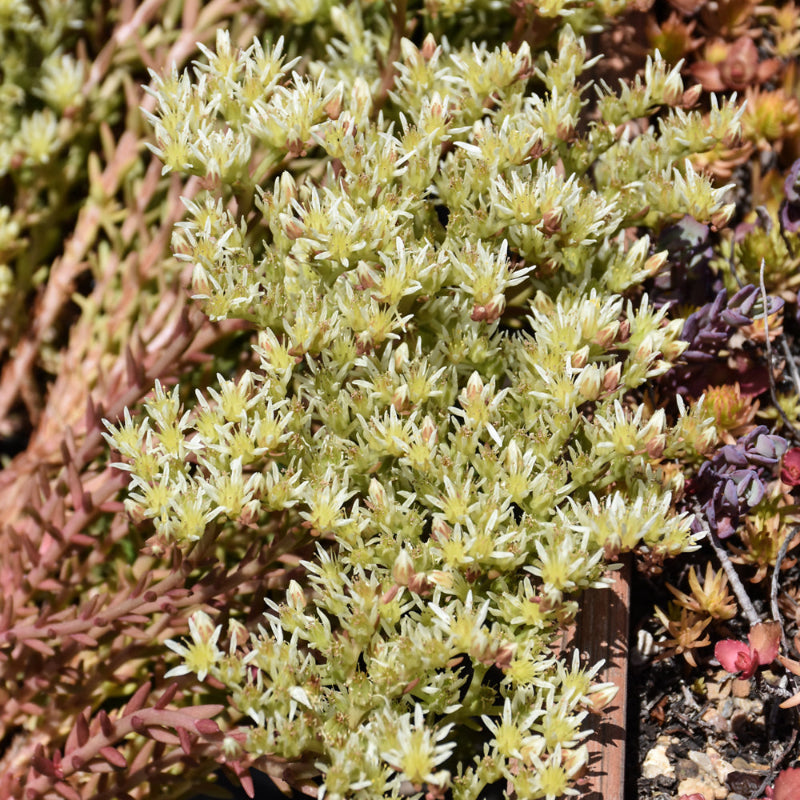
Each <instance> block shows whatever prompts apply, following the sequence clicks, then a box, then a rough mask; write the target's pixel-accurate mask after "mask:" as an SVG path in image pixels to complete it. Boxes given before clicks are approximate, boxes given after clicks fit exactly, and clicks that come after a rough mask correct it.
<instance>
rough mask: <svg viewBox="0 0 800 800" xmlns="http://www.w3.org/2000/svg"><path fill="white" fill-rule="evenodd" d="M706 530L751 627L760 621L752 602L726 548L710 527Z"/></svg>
mask: <svg viewBox="0 0 800 800" xmlns="http://www.w3.org/2000/svg"><path fill="white" fill-rule="evenodd" d="M706 531H707V533H708V541H709V542H711V546H712V547H713V548H714V552H715V553H716V554H717V558H718V559H719V562H720V564H722V568H723V569H724V570H725V574H726V575H727V576H728V582H729V583H730V585H731V589H733V593H734V594H735V595H736V599H737V600H738V601H739V605H740V606H741V608H742V611H744V615H745V616H746V617H747V621H748V622H749V623H750V627H751V628H752V627H753V626H754V625H757V624H758V623H759V622H760V620H759V618H758V612H757V611H756V609H755V606H754V605H753V602H752V601H751V600H750V597H749V595H748V594H747V591H746V590H745V588H744V586H743V585H742V582H741V581H740V580H739V575H738V574H737V573H736V568H735V567H734V566H733V564H732V563H731V560H730V558H729V556H728V552H727V550H726V549H725V548H724V547H723V546H722V545H721V544H720V542H719V539H718V537H717V534H716V533H715V532H714V531H712V530H711V529H710V528H706Z"/></svg>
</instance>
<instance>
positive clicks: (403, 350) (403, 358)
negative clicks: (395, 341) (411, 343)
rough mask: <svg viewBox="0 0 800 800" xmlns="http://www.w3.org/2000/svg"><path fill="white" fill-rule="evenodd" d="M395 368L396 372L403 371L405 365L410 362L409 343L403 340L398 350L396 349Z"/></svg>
mask: <svg viewBox="0 0 800 800" xmlns="http://www.w3.org/2000/svg"><path fill="white" fill-rule="evenodd" d="M393 361H394V369H395V372H401V371H402V369H403V367H405V366H406V365H407V364H408V362H409V357H408V344H406V342H403V343H402V344H401V345H400V346H399V347H398V348H397V350H395V351H394V359H393Z"/></svg>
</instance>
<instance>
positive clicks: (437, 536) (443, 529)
mask: <svg viewBox="0 0 800 800" xmlns="http://www.w3.org/2000/svg"><path fill="white" fill-rule="evenodd" d="M452 533H453V529H452V528H451V527H450V526H449V525H448V524H447V523H446V522H445V521H444V520H443V519H442V518H441V517H436V518H435V519H434V520H433V522H432V523H431V538H432V539H433V540H434V541H437V542H446V541H447V540H448V539H449V538H450V536H451V534H452Z"/></svg>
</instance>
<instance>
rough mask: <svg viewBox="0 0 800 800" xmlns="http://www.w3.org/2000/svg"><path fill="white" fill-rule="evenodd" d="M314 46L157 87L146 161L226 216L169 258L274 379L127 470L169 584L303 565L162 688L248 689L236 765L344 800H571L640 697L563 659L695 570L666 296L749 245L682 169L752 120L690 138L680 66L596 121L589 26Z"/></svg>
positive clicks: (348, 36)
mask: <svg viewBox="0 0 800 800" xmlns="http://www.w3.org/2000/svg"><path fill="white" fill-rule="evenodd" d="M437 8H438V6H437ZM309 13H311V12H309ZM319 13H321V14H324V13H329V14H330V17H331V21H332V23H333V25H334V27H335V29H336V31H337V32H338V36H336V37H335V38H333V39H331V40H330V41H329V42H328V44H327V49H326V51H325V53H324V58H319V57H315V56H314V55H313V53H312V54H310V55H309V56H308V58H306V59H305V60H303V61H300V60H298V59H293V58H289V57H287V56H285V55H284V42H283V40H277V41H274V42H272V43H270V42H262V41H260V40H255V41H254V42H253V44H252V45H251V46H250V47H249V48H247V49H244V50H238V49H236V48H235V47H234V46H232V44H231V43H230V41H229V38H228V36H227V35H226V34H225V33H224V32H221V33H220V34H219V35H218V38H217V43H216V49H215V50H211V49H207V50H204V54H205V56H206V59H205V61H204V62H203V63H200V64H197V66H196V68H195V69H194V71H193V72H190V71H187V72H184V73H178V72H177V71H173V72H172V74H169V75H165V76H162V77H160V78H158V77H157V76H156V77H155V78H154V83H153V85H154V87H155V88H154V96H155V98H156V101H157V104H156V109H155V111H154V112H153V114H152V115H151V116H150V119H151V122H152V124H153V126H154V130H155V139H156V143H155V145H154V147H153V149H154V152H156V153H157V155H158V156H159V157H160V158H161V159H162V160H163V162H164V171H165V172H170V171H176V172H180V173H182V174H185V175H198V176H203V177H204V180H205V185H206V187H207V192H206V194H205V195H197V196H195V197H194V198H193V199H192V200H190V201H187V212H188V213H187V218H186V220H185V222H182V223H180V225H179V227H178V229H177V231H176V235H175V241H174V244H175V251H176V255H177V256H178V258H180V259H183V260H185V261H187V262H189V263H190V264H191V265H192V268H193V287H194V293H195V297H196V299H197V300H198V301H199V303H200V304H201V307H202V308H203V310H204V311H205V313H206V314H207V315H208V316H209V317H211V319H213V320H239V321H243V322H244V323H246V324H247V325H248V326H249V327H250V329H251V330H252V332H253V341H252V352H251V354H250V355H249V356H247V358H248V359H250V360H251V361H253V362H254V363H252V364H248V365H246V366H245V367H243V368H242V369H241V370H240V371H239V373H238V374H236V375H233V376H230V375H229V376H222V375H220V376H219V378H218V382H217V385H216V386H215V387H209V388H208V389H207V390H205V391H197V392H196V396H195V398H191V397H185V396H184V397H183V398H182V396H181V393H180V390H179V387H176V388H175V389H174V390H171V391H170V390H167V389H165V388H164V387H162V386H161V385H160V384H159V385H157V386H156V388H155V392H154V394H153V395H152V397H151V399H150V400H149V401H148V402H147V403H146V404H145V407H144V413H143V414H142V415H141V416H138V417H128V418H127V420H126V421H125V422H124V424H121V425H117V426H113V425H109V426H108V427H109V434H108V440H109V442H110V443H111V444H112V446H113V448H114V449H115V450H117V451H118V452H119V453H120V454H121V456H122V458H123V461H122V462H121V464H120V467H121V468H122V469H125V470H127V471H129V472H130V484H129V489H130V491H129V495H128V498H127V500H126V504H127V507H128V509H129V511H130V513H131V514H132V515H133V516H134V518H136V519H139V520H147V521H149V524H152V526H153V530H154V533H153V537H152V539H151V541H150V543H149V547H150V548H151V550H152V551H153V552H163V551H166V550H170V549H178V550H180V551H182V553H183V554H184V556H187V557H191V558H192V559H193V563H194V564H196V565H203V564H208V565H209V566H208V567H207V568H208V569H209V570H210V571H213V570H215V569H220V568H222V569H225V568H230V566H231V565H234V564H237V563H238V562H240V561H241V560H242V559H247V558H252V557H253V551H254V549H256V550H258V551H259V552H260V559H261V560H262V562H264V563H272V564H274V565H276V566H280V565H283V566H284V567H285V568H284V569H283V570H278V569H276V570H275V571H274V572H273V574H272V577H271V578H270V581H269V582H268V583H265V584H264V586H263V587H262V589H261V591H262V592H263V596H264V599H265V609H266V610H265V615H264V616H263V617H261V618H260V619H259V618H258V617H256V618H253V616H252V614H249V613H248V612H249V609H250V608H251V607H252V608H255V606H256V601H255V600H254V598H253V596H252V594H246V593H245V591H244V590H243V592H242V596H241V607H239V606H237V601H236V600H235V599H234V600H233V601H231V602H228V603H227V604H226V606H225V608H224V609H219V610H217V611H215V612H214V615H211V614H210V613H206V612H200V613H198V614H196V615H195V616H194V617H193V620H192V623H191V631H190V634H191V635H190V638H188V639H178V638H176V639H174V640H172V641H170V642H169V646H170V648H171V650H173V651H174V652H175V653H177V654H178V655H179V656H180V657H181V661H182V663H180V664H179V665H178V666H177V667H175V668H174V669H173V670H172V672H171V673H168V675H170V674H171V675H174V676H181V675H189V674H191V675H192V676H193V677H192V678H188V679H187V680H188V681H196V682H207V683H209V684H210V685H211V686H214V687H219V688H222V689H224V690H225V692H226V693H227V694H228V697H229V698H230V703H231V704H232V706H233V709H234V713H233V714H232V717H231V718H235V717H236V715H237V714H241V715H243V716H244V719H245V722H244V723H243V724H242V725H240V726H238V727H236V726H234V727H229V728H228V737H227V739H226V745H225V746H226V747H227V748H228V750H229V752H230V753H231V755H232V756H233V755H234V754H235V753H237V752H238V751H239V749H243V750H244V751H245V752H246V753H247V755H248V757H250V758H261V759H262V763H270V764H271V767H270V771H271V772H273V774H276V775H280V776H281V777H282V779H283V780H284V781H285V783H287V784H290V785H293V786H297V787H304V788H306V789H307V790H308V791H311V792H316V793H317V796H318V797H320V798H321V797H323V796H327V797H331V798H344V797H357V798H373V797H381V796H386V797H397V796H401V795H414V796H422V794H423V793H424V794H425V796H426V797H430V798H435V797H442V796H444V795H445V793H448V795H449V796H452V797H454V798H459V799H460V798H477V797H478V796H479V795H480V793H481V792H482V791H483V789H484V787H486V786H487V785H490V784H496V783H500V784H501V786H502V787H503V788H505V789H506V791H507V792H508V793H509V794H512V796H517V797H520V798H523V797H524V798H536V797H547V798H555V797H558V796H560V795H562V794H564V793H567V794H569V793H574V789H572V788H570V787H571V786H572V784H573V783H574V781H575V780H576V779H577V778H578V777H579V776H580V775H581V774H582V772H583V770H584V769H585V768H586V760H587V755H586V748H585V746H584V745H583V744H582V742H583V740H584V739H585V737H586V735H587V732H586V731H585V730H582V726H583V723H584V720H585V717H586V715H587V712H588V711H589V710H592V709H595V710H596V709H599V708H601V707H602V706H603V705H604V704H605V703H607V702H608V701H609V700H610V698H611V696H612V695H613V687H611V686H609V685H608V684H601V683H598V682H597V681H596V680H595V676H596V673H597V669H598V666H597V665H585V664H581V662H580V659H579V658H578V657H577V655H578V654H577V653H576V654H570V653H565V652H562V651H561V650H560V649H559V648H558V646H557V643H558V641H559V640H560V638H561V635H562V633H563V631H564V629H565V627H566V626H567V625H568V624H570V623H571V622H572V621H573V620H574V619H575V617H576V614H577V612H578V607H579V606H578V598H579V595H580V592H581V591H582V590H584V589H586V588H588V587H596V586H603V585H605V584H606V583H607V579H608V576H607V570H608V569H609V568H612V569H613V562H614V561H615V559H616V556H617V555H618V554H619V553H620V552H621V551H627V550H631V549H634V548H641V549H644V550H646V551H648V552H650V553H653V554H655V555H656V556H662V555H667V554H673V553H678V552H680V551H683V550H686V549H692V548H693V547H694V546H695V541H696V538H697V536H696V534H694V533H692V530H691V522H692V519H691V517H690V515H688V514H686V513H675V512H674V511H673V510H671V502H672V498H673V496H674V494H675V493H676V492H680V491H682V488H683V484H682V477H681V474H680V471H679V470H677V469H674V468H673V467H674V464H673V463H671V462H674V461H675V460H678V459H681V458H684V457H685V458H688V459H690V460H694V459H695V458H696V456H697V454H698V453H705V452H707V451H708V450H709V449H710V447H711V446H712V445H713V444H714V443H715V440H716V431H715V429H714V428H713V425H712V423H711V421H710V420H709V419H707V414H706V412H704V411H703V407H702V404H696V405H692V406H686V405H685V404H683V403H679V413H678V415H677V416H676V417H675V418H673V419H668V418H667V416H666V413H665V412H664V411H663V410H653V411H647V410H646V408H645V407H644V406H638V407H636V406H635V405H634V403H633V402H632V397H633V395H632V393H633V392H634V391H635V390H636V389H638V388H640V387H643V386H644V385H645V384H646V383H647V382H648V381H650V380H652V379H654V378H656V377H657V376H660V375H662V374H664V373H665V372H666V371H667V370H668V369H669V368H670V366H671V365H672V364H674V363H675V361H676V360H677V359H678V357H679V356H680V354H681V352H682V350H683V349H684V348H685V347H686V346H687V345H686V343H685V342H682V341H681V340H680V339H679V335H680V332H681V329H682V327H683V321H682V320H674V321H670V320H669V318H668V309H667V308H666V307H662V308H656V307H654V306H653V304H652V302H651V301H650V300H649V299H648V296H647V294H646V293H644V292H643V288H642V285H643V283H644V282H645V281H647V280H648V279H649V278H651V277H653V276H654V275H656V274H657V273H658V272H659V271H660V269H661V268H662V267H663V266H664V265H665V262H666V259H667V256H666V253H664V252H661V251H658V250H657V249H656V248H655V246H654V245H653V241H654V240H655V237H656V236H658V235H659V234H660V232H661V231H662V230H663V229H665V228H666V227H667V226H669V225H670V224H673V223H675V222H676V221H677V220H680V219H682V218H683V217H684V216H685V215H687V214H688V215H691V216H692V217H693V218H694V219H696V220H697V221H698V222H700V223H707V224H711V225H714V226H721V225H723V224H724V223H725V222H726V221H727V219H728V217H729V215H730V213H731V211H732V208H731V206H727V205H725V202H724V194H725V188H718V187H715V186H714V185H713V184H712V183H711V182H710V180H709V179H708V178H706V177H705V176H704V175H702V174H699V173H698V172H696V171H695V170H694V169H693V167H692V164H691V161H690V160H689V159H690V157H692V156H694V155H697V154H703V153H706V152H710V151H712V150H713V149H714V148H715V147H717V146H718V145H719V144H720V143H721V142H729V141H732V140H734V139H735V137H736V135H737V127H738V113H739V112H738V111H737V110H736V107H735V106H733V105H731V104H729V103H727V102H725V103H721V104H716V103H713V104H712V112H711V114H710V115H709V116H706V117H705V118H704V117H702V116H701V115H700V114H699V113H697V112H691V111H687V110H685V109H683V108H682V107H681V105H682V102H683V85H682V82H681V78H680V74H679V72H678V70H677V68H676V69H669V68H668V67H666V66H665V64H664V62H663V61H662V60H661V59H660V58H654V59H652V60H649V61H648V63H647V67H646V69H645V71H644V74H643V75H642V76H640V77H639V78H637V79H636V80H635V81H634V82H632V83H625V84H622V85H621V86H620V87H619V88H618V89H612V88H610V87H609V86H607V85H605V84H602V83H601V84H599V85H598V86H596V87H594V89H593V91H594V94H592V93H591V92H590V91H589V87H588V84H589V82H590V76H591V69H592V66H593V64H594V59H593V58H590V57H589V54H588V53H587V49H586V45H585V43H584V40H583V39H582V38H581V37H580V36H578V35H577V34H576V33H575V31H574V30H573V28H572V27H570V26H569V25H567V24H564V23H563V22H562V23H559V24H558V25H557V29H558V35H557V36H556V37H555V39H554V40H553V44H554V47H549V46H546V44H545V43H543V44H536V43H535V42H534V46H533V47H532V46H531V45H529V44H528V43H527V42H522V43H520V44H519V45H518V46H517V47H515V48H514V49H511V48H509V47H508V46H506V45H499V46H495V45H491V44H488V43H479V42H473V41H470V40H469V39H464V40H462V41H459V40H458V39H457V38H455V37H454V38H453V41H452V42H451V41H450V40H449V39H448V38H447V37H446V36H439V38H435V37H434V35H433V34H432V33H429V32H428V31H430V30H432V29H433V27H434V26H435V24H438V23H436V19H437V17H436V14H435V13H431V18H429V17H428V16H426V14H424V13H422V12H410V11H407V10H406V9H405V8H404V7H403V6H399V7H398V8H397V9H396V13H395V16H394V19H393V23H392V25H390V24H388V23H386V22H385V21H384V18H383V17H382V16H381V15H380V14H377V13H376V12H375V9H374V8H370V7H369V6H365V7H363V8H362V7H360V6H358V5H353V6H348V7H343V6H338V7H331V8H330V9H329V10H322V11H320V12H319ZM311 16H313V14H312V15H311ZM579 19H580V15H578V21H579ZM300 21H302V22H306V23H307V22H308V20H307V19H305V18H304V19H302V20H300ZM412 27H415V35H414V40H415V41H416V42H418V44H414V43H413V42H412V41H411V39H409V38H406V37H405V34H406V33H408V32H410V30H411V28H412ZM426 33H427V34H428V35H423V34H426ZM359 41H361V42H368V43H369V47H370V48H371V50H370V51H369V52H368V53H366V54H365V53H361V51H360V50H359V49H358V47H356V46H355V44H356V43H357V42H359ZM547 44H549V43H547ZM359 53H361V55H359ZM376 53H377V54H378V57H377V61H378V63H379V64H388V65H394V66H393V67H391V69H390V70H388V71H387V70H384V71H383V72H380V71H376V70H374V69H372V68H371V67H370V68H367V67H365V66H364V65H365V64H366V63H367V62H369V61H370V60H374V59H375V54H376ZM656 114H659V115H660V116H659V124H658V127H653V126H646V125H644V126H643V125H641V124H640V122H639V121H640V120H641V119H642V118H645V117H648V116H651V115H656ZM256 610H257V609H256ZM207 611H208V612H211V611H212V609H211V608H209V609H207Z"/></svg>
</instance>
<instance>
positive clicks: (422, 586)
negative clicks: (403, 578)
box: [408, 572, 431, 595]
mask: <svg viewBox="0 0 800 800" xmlns="http://www.w3.org/2000/svg"><path fill="white" fill-rule="evenodd" d="M408 590H409V591H410V592H413V593H414V594H418V595H426V594H430V591H431V582H430V581H429V580H428V577H427V575H425V574H424V573H422V572H417V573H415V574H414V575H412V576H411V577H410V578H409V579H408Z"/></svg>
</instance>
